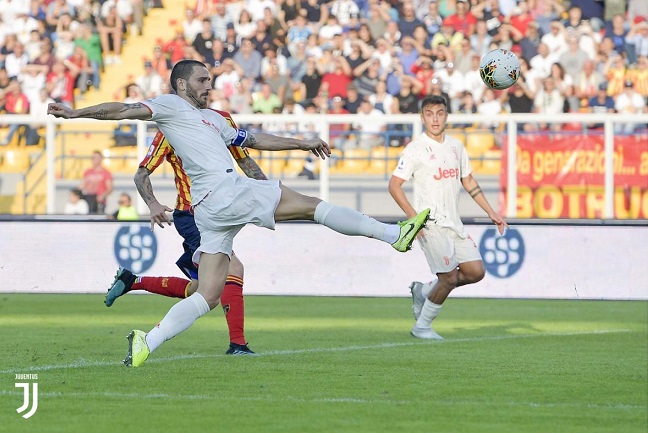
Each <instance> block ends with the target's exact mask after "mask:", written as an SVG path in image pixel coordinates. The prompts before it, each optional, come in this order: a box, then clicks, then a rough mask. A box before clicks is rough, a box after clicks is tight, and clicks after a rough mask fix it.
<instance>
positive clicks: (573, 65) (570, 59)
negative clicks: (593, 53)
mask: <svg viewBox="0 0 648 433" xmlns="http://www.w3.org/2000/svg"><path fill="white" fill-rule="evenodd" d="M567 44H568V49H567V51H565V52H564V53H562V54H561V55H560V57H559V59H558V61H559V63H560V65H561V66H562V67H563V68H564V69H565V73H566V74H567V75H569V76H570V77H571V78H572V79H573V78H576V77H578V76H579V75H580V72H581V71H582V70H583V65H584V64H585V62H586V61H587V60H588V59H589V58H590V57H589V56H588V55H587V53H585V51H583V50H581V48H580V45H579V37H578V35H577V34H572V35H570V36H569V37H568V38H567Z"/></svg>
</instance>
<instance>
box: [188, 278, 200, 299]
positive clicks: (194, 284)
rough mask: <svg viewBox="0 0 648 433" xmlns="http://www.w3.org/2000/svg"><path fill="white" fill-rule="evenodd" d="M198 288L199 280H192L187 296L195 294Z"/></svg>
mask: <svg viewBox="0 0 648 433" xmlns="http://www.w3.org/2000/svg"><path fill="white" fill-rule="evenodd" d="M196 290H198V280H191V282H190V283H189V286H188V287H187V297H189V296H191V295H193V294H194V293H196Z"/></svg>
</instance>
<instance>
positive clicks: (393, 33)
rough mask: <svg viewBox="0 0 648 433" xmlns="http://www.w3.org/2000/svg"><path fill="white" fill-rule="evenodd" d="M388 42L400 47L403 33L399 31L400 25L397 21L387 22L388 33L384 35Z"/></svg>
mask: <svg viewBox="0 0 648 433" xmlns="http://www.w3.org/2000/svg"><path fill="white" fill-rule="evenodd" d="M382 37H383V38H385V39H386V40H387V43H388V44H390V45H392V46H394V45H398V44H399V42H400V40H401V32H400V30H398V23H397V22H396V21H393V20H392V21H388V22H387V31H385V34H384V35H382Z"/></svg>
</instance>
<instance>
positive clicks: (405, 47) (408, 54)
mask: <svg viewBox="0 0 648 433" xmlns="http://www.w3.org/2000/svg"><path fill="white" fill-rule="evenodd" d="M400 45H401V49H400V53H398V59H399V61H400V64H401V65H402V68H403V72H404V73H405V74H407V75H410V76H412V77H413V76H415V75H416V73H415V72H413V66H414V65H415V64H416V63H417V60H418V58H419V56H421V54H420V53H419V52H418V50H417V49H416V48H415V46H416V40H415V39H414V38H410V37H406V38H403V39H402V41H401V44H400ZM424 57H429V56H425V55H424Z"/></svg>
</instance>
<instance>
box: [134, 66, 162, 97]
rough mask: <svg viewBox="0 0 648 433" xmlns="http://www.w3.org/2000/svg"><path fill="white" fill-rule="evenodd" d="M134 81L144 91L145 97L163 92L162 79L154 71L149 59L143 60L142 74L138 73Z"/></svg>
mask: <svg viewBox="0 0 648 433" xmlns="http://www.w3.org/2000/svg"><path fill="white" fill-rule="evenodd" d="M135 83H136V84H137V86H138V87H139V88H140V89H141V90H142V92H143V93H144V98H145V99H150V98H154V97H156V96H159V95H161V94H163V93H164V91H163V89H162V85H163V84H164V80H163V79H162V77H160V75H158V73H157V72H156V71H155V69H154V68H153V63H152V62H151V61H150V60H145V61H144V74H142V75H140V76H139V77H138V78H137V80H135Z"/></svg>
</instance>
